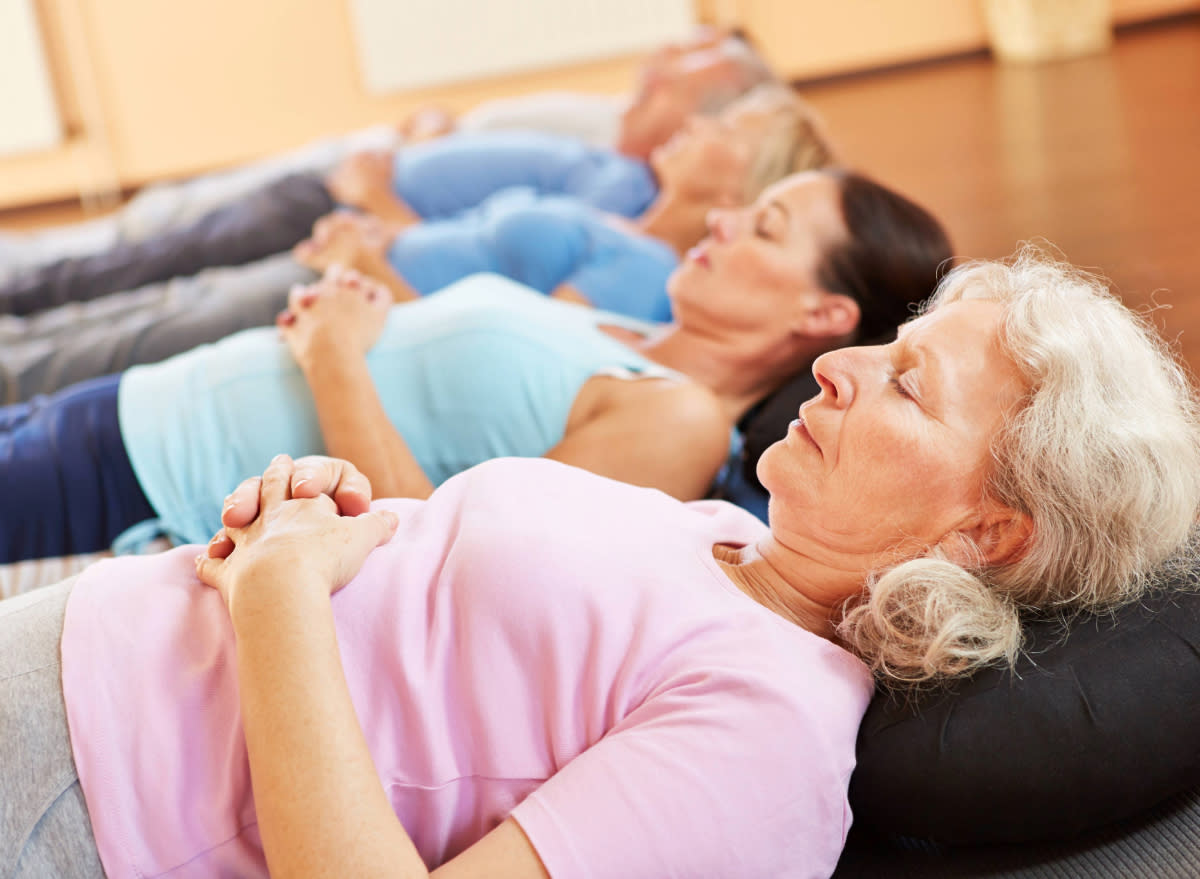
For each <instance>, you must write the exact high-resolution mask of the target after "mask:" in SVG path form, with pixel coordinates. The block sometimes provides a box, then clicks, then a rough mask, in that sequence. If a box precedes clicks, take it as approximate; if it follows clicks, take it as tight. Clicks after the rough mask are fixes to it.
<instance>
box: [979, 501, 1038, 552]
mask: <svg viewBox="0 0 1200 879" xmlns="http://www.w3.org/2000/svg"><path fill="white" fill-rule="evenodd" d="M964 536H965V537H967V538H969V539H970V540H971V542H972V543H973V544H974V545H975V546H976V547H977V548H978V550H979V552H980V554H981V555H982V556H983V562H984V564H987V565H1004V564H1008V563H1010V562H1014V561H1016V560H1017V559H1018V558H1019V557H1020V555H1021V553H1023V552H1024V551H1025V547H1026V546H1027V545H1028V544H1029V538H1030V537H1031V536H1033V519H1031V518H1030V517H1029V514H1028V513H1021V512H1018V511H1017V510H1014V509H1013V508H1012V507H1007V506H1004V505H1002V504H994V505H993V506H992V508H991V509H990V510H989V511H988V512H986V513H984V514H983V516H982V517H981V518H980V520H979V521H978V522H977V523H976V524H975V525H974V526H973V527H971V528H969V529H967V530H966V531H965V532H964Z"/></svg>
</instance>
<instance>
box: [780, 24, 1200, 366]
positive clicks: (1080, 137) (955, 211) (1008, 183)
mask: <svg viewBox="0 0 1200 879" xmlns="http://www.w3.org/2000/svg"><path fill="white" fill-rule="evenodd" d="M804 93H805V94H806V95H807V96H808V97H809V98H810V99H811V101H812V102H813V104H814V105H815V106H816V107H817V108H818V109H819V110H820V111H821V113H822V114H823V115H824V116H825V118H826V121H827V122H828V123H829V128H830V130H831V131H832V132H833V134H834V136H835V137H836V139H837V140H838V141H839V143H840V145H841V146H842V148H843V149H844V152H845V154H846V156H847V158H848V159H849V161H850V162H851V163H852V164H854V165H856V166H858V167H859V168H861V169H862V170H865V171H867V172H869V173H871V174H872V175H873V176H875V177H877V178H879V179H880V180H881V181H883V182H886V183H888V184H890V185H892V186H894V187H896V188H898V189H900V190H901V191H903V192H905V193H906V194H908V195H910V196H912V197H913V198H915V199H916V200H918V201H919V202H921V203H922V204H924V205H926V206H927V207H929V208H931V209H932V210H933V211H934V212H935V213H936V214H937V215H938V216H939V217H941V218H942V219H943V221H944V222H945V223H946V224H947V226H948V227H949V229H950V231H951V235H952V238H953V240H954V244H955V247H956V251H957V252H958V253H960V254H963V255H965V256H970V257H997V256H1004V255H1007V254H1009V253H1011V252H1012V251H1013V249H1014V248H1015V246H1016V244H1017V242H1019V241H1022V240H1026V239H1033V238H1042V239H1046V240H1048V241H1050V242H1052V243H1053V244H1054V245H1056V246H1057V247H1058V248H1060V249H1061V250H1062V252H1063V253H1064V254H1065V255H1066V256H1067V258H1068V259H1070V260H1071V261H1072V262H1074V263H1075V264H1077V265H1081V266H1087V267H1091V268H1094V269H1097V270H1099V271H1100V272H1102V273H1103V274H1104V275H1106V276H1107V277H1108V278H1109V279H1111V281H1112V282H1113V284H1114V285H1115V287H1116V289H1117V291H1118V292H1119V293H1120V294H1121V296H1122V297H1123V298H1124V300H1125V301H1126V303H1128V304H1129V305H1131V306H1134V307H1139V306H1144V305H1147V304H1149V303H1152V302H1153V303H1156V304H1160V305H1169V306H1170V308H1169V309H1163V310H1160V311H1157V312H1156V313H1155V315H1154V320H1155V321H1156V323H1158V325H1159V326H1160V328H1162V329H1164V331H1165V332H1166V333H1167V334H1168V336H1170V337H1171V338H1178V340H1179V343H1180V345H1181V347H1182V351H1183V354H1184V357H1185V358H1186V359H1187V360H1188V362H1189V363H1190V364H1191V366H1192V369H1193V371H1194V372H1196V373H1198V374H1200V17H1196V16H1193V17H1191V18H1188V19H1185V20H1180V21H1175V22H1173V23H1170V24H1162V25H1156V26H1153V27H1150V26H1145V27H1142V28H1139V29H1134V30H1130V31H1126V32H1123V33H1121V34H1120V35H1119V37H1118V39H1117V42H1116V45H1115V47H1114V48H1113V50H1112V51H1111V52H1109V53H1106V54H1103V55H1097V56H1092V57H1089V58H1082V59H1078V60H1074V61H1069V62H1060V63H1057V64H1050V65H1043V66H1037V67H1019V66H1018V67H1014V66H1004V65H1000V64H996V63H994V62H992V61H991V60H990V59H988V58H984V57H977V58H969V59H963V60H955V61H948V62H939V63H936V64H930V65H927V66H924V67H920V68H914V69H909V70H901V71H893V72H891V73H888V74H884V75H872V76H863V77H858V78H854V79H848V80H842V81H835V82H829V83H825V84H816V85H812V86H809V87H807V88H805V89H804Z"/></svg>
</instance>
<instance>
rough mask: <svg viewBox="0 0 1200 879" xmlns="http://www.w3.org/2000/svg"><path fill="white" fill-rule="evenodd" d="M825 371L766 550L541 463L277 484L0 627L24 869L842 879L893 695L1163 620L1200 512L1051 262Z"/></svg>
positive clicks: (1141, 335)
mask: <svg viewBox="0 0 1200 879" xmlns="http://www.w3.org/2000/svg"><path fill="white" fill-rule="evenodd" d="M813 370H814V374H815V376H816V377H817V379H818V382H819V384H820V386H821V393H820V394H819V395H818V396H817V397H815V398H814V399H813V400H811V401H809V402H807V403H805V404H804V406H803V407H801V410H800V413H799V418H798V419H797V420H796V421H795V422H794V423H793V425H792V426H791V428H790V429H789V430H788V433H787V436H786V437H785V438H783V439H781V440H780V441H779V442H777V443H776V444H775V445H774V446H772V447H770V448H769V449H768V450H767V451H766V452H765V453H764V455H763V456H762V459H761V460H760V462H759V474H760V477H761V480H762V482H763V484H764V485H765V486H766V487H767V488H768V489H769V490H770V492H771V494H772V502H771V508H770V525H769V526H763V525H762V524H761V523H759V522H758V521H757V520H755V519H753V518H752V517H750V516H748V515H747V514H745V513H743V512H742V511H740V510H738V509H737V508H734V507H730V506H728V505H725V504H722V503H719V502H711V501H705V502H697V503H692V504H681V503H679V502H677V501H674V500H672V499H670V498H668V497H666V496H665V495H663V494H661V493H658V492H654V491H647V490H645V489H639V488H634V487H631V486H628V485H623V484H620V483H616V482H613V481H610V480H607V479H604V478H602V477H598V476H595V475H593V474H589V473H586V472H583V471H581V470H578V469H575V468H571V467H565V466H563V465H562V464H560V463H556V462H548V461H519V460H500V461H494V462H491V463H488V464H484V465H481V466H479V467H477V468H474V469H472V470H470V471H467V472H465V473H463V474H461V475H459V476H458V477H456V478H454V479H452V480H450V481H449V482H447V483H446V484H445V485H444V486H442V487H441V488H439V489H438V490H437V491H436V492H434V493H433V494H432V495H431V496H430V497H429V498H428V499H427V500H399V501H382V502H379V503H378V504H376V505H375V506H374V508H373V509H371V510H370V511H368V507H369V487H368V485H367V483H366V481H365V479H364V478H363V477H362V476H361V474H359V473H358V472H357V471H356V470H355V469H354V468H352V467H350V466H349V465H347V464H345V463H344V462H339V461H336V460H330V459H308V460H303V461H299V462H295V463H293V462H292V461H291V460H290V459H288V458H286V457H282V456H281V457H279V458H277V459H276V460H275V461H273V462H272V463H271V465H270V466H269V467H268V468H267V471H266V472H265V474H264V475H263V476H262V477H261V478H255V479H252V480H248V481H246V482H244V483H243V484H242V485H240V486H239V487H238V488H237V489H236V490H235V491H234V492H233V494H232V495H231V496H230V498H229V502H228V504H227V506H226V509H225V513H224V527H223V528H222V530H221V531H220V532H219V533H218V534H217V536H216V537H215V538H214V539H213V541H212V543H211V544H210V545H209V547H208V549H207V551H202V552H201V553H200V554H199V555H197V548H196V547H192V548H181V549H178V550H174V551H172V552H170V553H167V554H164V555H161V556H157V557H152V558H131V559H118V560H114V561H111V562H105V563H102V564H101V565H98V566H96V567H94V568H92V569H89V570H88V571H87V572H85V573H84V574H83V575H81V577H80V578H79V579H78V581H77V582H76V583H74V584H73V585H70V584H64V585H62V586H60V587H52V588H50V589H48V590H42V591H40V592H38V593H36V594H31V595H27V596H23V597H21V598H18V599H13V600H10V601H8V602H5V603H4V604H3V605H0V614H2V616H0V620H2V622H0V645H2V649H0V657H3V659H2V660H0V661H2V662H3V666H2V668H3V671H2V672H0V680H2V681H3V682H4V683H3V687H4V698H3V699H0V706H3V708H2V709H0V710H2V711H3V715H0V716H2V717H3V722H2V724H0V734H2V735H3V736H4V738H5V742H6V745H7V747H6V751H5V758H4V771H3V774H2V775H0V791H2V792H3V794H4V802H5V803H6V805H8V809H7V810H6V811H5V813H4V816H3V817H2V818H0V856H2V857H4V858H5V859H6V860H5V861H4V862H2V866H3V867H4V868H5V869H6V871H7V872H13V870H14V868H15V871H16V875H19V876H40V875H52V874H53V875H60V874H69V875H101V873H102V872H103V873H104V874H107V875H109V876H113V877H116V876H133V875H151V874H154V875H157V874H162V873H167V872H172V873H173V874H174V875H185V876H186V875H197V876H199V875H230V874H232V875H239V876H260V875H266V873H267V870H268V868H269V870H270V873H271V875H272V876H285V877H286V876H313V875H335V874H336V875H354V876H376V875H378V876H383V875H388V876H394V875H406V876H425V875H431V873H430V871H432V875H436V876H442V877H471V876H488V877H501V879H504V877H514V879H515V877H546V876H552V877H556V879H561V877H569V876H583V875H588V876H621V877H638V876H646V877H661V876H687V877H698V876H714V877H718V876H720V877H724V876H739V877H760V876H761V877H775V876H784V875H786V876H800V877H810V876H813V877H816V876H828V875H829V874H830V872H831V871H832V870H833V868H834V865H835V864H836V862H837V858H838V854H839V851H840V848H841V846H842V843H843V841H844V838H845V834H846V831H847V828H848V825H849V822H850V814H849V810H848V807H847V802H846V785H847V781H848V779H849V776H850V772H851V770H852V768H853V765H854V743H855V732H856V728H857V725H858V722H859V719H860V717H861V714H862V711H863V710H864V709H865V707H866V705H867V702H868V700H869V699H870V696H871V693H872V691H873V676H872V672H874V678H875V679H878V680H882V681H886V682H892V683H896V684H903V683H906V682H919V681H929V680H938V679H944V678H947V677H949V676H953V675H958V674H962V673H965V672H968V671H970V670H972V669H974V668H977V667H979V666H980V665H982V664H985V663H989V662H992V661H995V660H997V659H1000V658H1003V657H1010V656H1012V654H1013V653H1014V651H1015V650H1016V649H1017V648H1018V646H1019V642H1020V629H1019V626H1018V623H1017V610H1018V608H1019V607H1041V608H1047V609H1054V608H1061V609H1063V610H1069V609H1076V608H1090V607H1103V606H1109V605H1112V604H1114V603H1117V602H1120V601H1123V600H1128V599H1131V598H1133V597H1136V596H1137V595H1138V594H1139V591H1140V590H1141V588H1142V584H1143V582H1144V578H1145V576H1146V575H1147V574H1148V572H1149V571H1150V570H1151V569H1152V568H1153V567H1154V566H1156V565H1157V564H1159V563H1160V562H1162V561H1163V560H1164V559H1166V558H1167V557H1168V556H1170V555H1171V554H1172V553H1173V552H1175V551H1176V550H1177V549H1178V548H1179V547H1180V546H1181V545H1182V544H1183V543H1184V541H1185V540H1186V537H1187V535H1188V533H1189V531H1190V529H1191V527H1192V524H1193V522H1194V520H1195V516H1196V513H1197V509H1198V508H1200V421H1198V418H1197V406H1196V401H1195V399H1194V397H1193V392H1192V390H1191V388H1190V387H1189V386H1188V384H1187V381H1186V380H1185V378H1184V376H1183V373H1182V371H1181V370H1180V369H1179V368H1178V367H1177V366H1176V365H1175V364H1174V363H1173V362H1172V361H1171V359H1170V357H1169V355H1167V354H1166V353H1165V351H1164V346H1163V345H1162V343H1161V342H1160V341H1159V340H1158V339H1157V338H1155V336H1154V334H1153V331H1152V330H1150V329H1149V328H1148V327H1147V326H1146V325H1145V324H1143V323H1142V322H1141V321H1140V320H1139V319H1138V318H1136V317H1134V316H1133V315H1131V314H1130V313H1129V312H1127V311H1125V310H1124V309H1123V308H1122V307H1121V306H1120V305H1119V304H1118V303H1117V302H1116V301H1115V300H1114V299H1113V298H1112V297H1111V296H1110V295H1109V294H1107V292H1106V291H1104V290H1103V289H1102V288H1101V287H1100V286H1099V285H1097V284H1096V283H1094V282H1093V281H1091V280H1090V279H1088V278H1086V277H1083V276H1080V275H1077V274H1075V273H1074V272H1072V271H1070V270H1068V269H1065V268H1063V267H1061V266H1057V265H1054V264H1049V263H1044V262H1041V261H1039V260H1038V259H1036V258H1035V257H1032V256H1029V255H1026V256H1023V257H1021V258H1020V259H1018V260H1017V261H1016V262H1015V263H1014V264H1012V265H997V264H980V265H973V266H969V267H966V268H964V269H960V270H957V271H955V272H954V273H953V274H952V275H951V276H950V277H949V278H947V279H946V281H945V283H944V285H943V287H942V289H941V292H940V293H939V295H938V296H937V298H936V299H935V301H934V304H933V305H932V307H931V308H930V309H929V310H928V311H927V312H926V313H925V314H924V315H922V316H921V317H919V318H917V319H915V320H913V321H912V322H911V323H909V324H908V325H907V326H906V327H905V328H904V329H903V331H902V333H901V334H900V337H899V339H898V340H897V341H896V342H894V343H893V344H890V345H886V346H879V347H873V348H852V349H843V350H840V351H837V352H832V353H830V354H826V355H824V356H823V357H821V358H819V359H818V360H817V361H816V363H815V364H814V366H813ZM1134 412H1136V415H1137V417H1130V415H1131V413H1134ZM678 442H679V443H680V445H681V446H682V445H684V444H686V443H687V442H688V438H687V437H679V439H678ZM206 587H212V588H211V589H210V588H206ZM331 596H332V597H331ZM60 642H61V657H62V659H61V671H60V668H59V663H58V660H57V655H58V650H59V644H60ZM30 778H36V779H38V780H39V783H38V784H36V785H31V784H30V783H29V781H28V779H30ZM47 803H49V804H51V805H49V806H47ZM30 828H33V829H32V831H31V830H30ZM55 870H57V871H59V872H58V873H55V872H54V871H55Z"/></svg>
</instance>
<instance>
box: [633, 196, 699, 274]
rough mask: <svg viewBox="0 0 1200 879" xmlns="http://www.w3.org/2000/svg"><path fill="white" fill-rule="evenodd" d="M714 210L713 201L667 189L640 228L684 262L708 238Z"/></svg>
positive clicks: (638, 222) (643, 216)
mask: <svg viewBox="0 0 1200 879" xmlns="http://www.w3.org/2000/svg"><path fill="white" fill-rule="evenodd" d="M713 207H714V205H713V203H712V199H711V198H708V197H704V198H699V197H697V196H696V195H694V194H689V193H686V192H681V191H680V190H678V189H664V190H662V191H661V192H659V194H658V198H656V199H655V200H654V202H653V203H652V204H651V205H650V207H648V208H647V209H646V211H645V213H643V214H642V215H641V216H640V217H638V219H637V222H636V225H637V228H638V231H639V232H641V233H643V234H644V235H649V236H650V237H652V238H657V239H658V240H659V241H663V242H665V243H666V244H667V245H668V246H670V247H671V249H672V250H674V251H675V253H676V255H677V256H679V257H680V259H682V258H683V256H684V255H685V254H686V253H687V252H688V250H690V249H691V248H692V247H695V246H696V245H697V244H698V243H699V242H700V239H702V238H703V237H704V236H705V235H707V234H708V225H707V222H708V212H709V211H710V210H712V208H713Z"/></svg>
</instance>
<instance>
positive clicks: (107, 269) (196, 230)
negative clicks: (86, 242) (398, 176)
mask: <svg viewBox="0 0 1200 879" xmlns="http://www.w3.org/2000/svg"><path fill="white" fill-rule="evenodd" d="M334 207H335V205H334V202H333V199H332V198H331V197H330V195H329V193H328V191H326V189H325V184H324V182H323V181H322V179H321V177H320V176H318V175H309V174H293V175H289V176H287V177H284V178H283V179H281V180H277V181H275V182H273V183H270V184H267V185H266V186H263V187H262V188H260V189H258V190H255V191H253V192H251V193H249V194H247V195H246V196H244V197H243V198H241V199H239V200H238V201H235V202H233V203H231V204H228V205H225V206H223V207H221V208H218V209H217V210H215V211H213V212H212V213H210V214H206V215H205V216H203V217H201V218H200V219H199V220H197V221H196V222H195V223H192V224H191V225H189V226H184V227H182V228H179V229H172V230H170V231H167V232H164V233H162V234H161V235H156V236H154V237H152V238H148V239H146V240H145V241H137V242H133V243H129V244H118V245H115V246H114V247H111V248H109V249H108V250H102V251H100V252H99V253H93V254H89V255H87V256H79V257H73V258H71V259H62V260H59V261H57V262H54V263H50V264H49V265H44V266H37V267H32V268H27V269H24V270H21V271H18V272H17V273H16V274H15V276H14V277H12V278H9V279H8V281H7V282H5V283H0V313H4V314H12V315H18V316H21V315H31V314H36V313H37V312H39V311H44V310H46V309H48V308H55V307H57V306H60V305H65V304H67V303H70V302H87V301H89V300H91V299H95V298H96V297H98V296H105V295H107V294H109V293H116V292H118V291H120V290H133V289H136V288H137V287H141V286H143V285H145V284H152V283H155V282H157V281H166V280H168V279H170V278H176V277H183V276H186V275H194V274H196V273H197V272H200V271H203V270H204V269H207V268H214V267H216V266H240V265H244V264H246V263H248V262H251V261H253V260H256V259H262V258H263V257H266V256H270V255H271V254H273V253H279V252H281V251H284V250H288V249H289V248H291V247H292V245H294V244H296V243H297V242H299V241H303V240H304V239H305V238H307V237H308V235H309V233H310V232H311V231H312V227H313V223H315V222H316V221H317V220H318V219H320V218H321V217H323V216H324V215H325V214H327V213H329V212H330V211H332V210H333V209H334Z"/></svg>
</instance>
